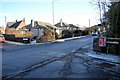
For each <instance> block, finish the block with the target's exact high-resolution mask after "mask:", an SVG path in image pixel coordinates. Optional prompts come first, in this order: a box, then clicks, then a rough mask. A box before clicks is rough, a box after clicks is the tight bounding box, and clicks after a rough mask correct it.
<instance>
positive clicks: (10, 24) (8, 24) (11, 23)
mask: <svg viewBox="0 0 120 80" xmlns="http://www.w3.org/2000/svg"><path fill="white" fill-rule="evenodd" d="M13 24H15V22H8V23H7V26H8V27H10V26H12V25H13Z"/></svg>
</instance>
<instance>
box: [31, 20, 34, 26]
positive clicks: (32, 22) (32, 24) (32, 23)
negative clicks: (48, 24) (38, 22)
mask: <svg viewBox="0 0 120 80" xmlns="http://www.w3.org/2000/svg"><path fill="white" fill-rule="evenodd" d="M33 26H34V21H33V19H31V27H33Z"/></svg>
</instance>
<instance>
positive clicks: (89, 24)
mask: <svg viewBox="0 0 120 80" xmlns="http://www.w3.org/2000/svg"><path fill="white" fill-rule="evenodd" d="M90 26H91V25H90V18H89V27H90Z"/></svg>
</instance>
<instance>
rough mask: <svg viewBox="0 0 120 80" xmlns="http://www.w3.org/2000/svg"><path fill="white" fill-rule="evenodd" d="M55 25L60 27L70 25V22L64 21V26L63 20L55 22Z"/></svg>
mask: <svg viewBox="0 0 120 80" xmlns="http://www.w3.org/2000/svg"><path fill="white" fill-rule="evenodd" d="M55 26H59V27H67V26H69V24H67V23H66V22H62V26H61V22H59V23H57V24H55Z"/></svg>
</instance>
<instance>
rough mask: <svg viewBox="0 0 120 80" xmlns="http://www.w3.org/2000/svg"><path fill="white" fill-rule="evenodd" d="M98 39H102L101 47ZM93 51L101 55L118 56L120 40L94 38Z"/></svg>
mask: <svg viewBox="0 0 120 80" xmlns="http://www.w3.org/2000/svg"><path fill="white" fill-rule="evenodd" d="M100 39H103V42H102V45H101V43H100ZM93 50H94V51H98V52H103V53H113V54H120V38H95V39H94V41H93Z"/></svg>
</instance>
